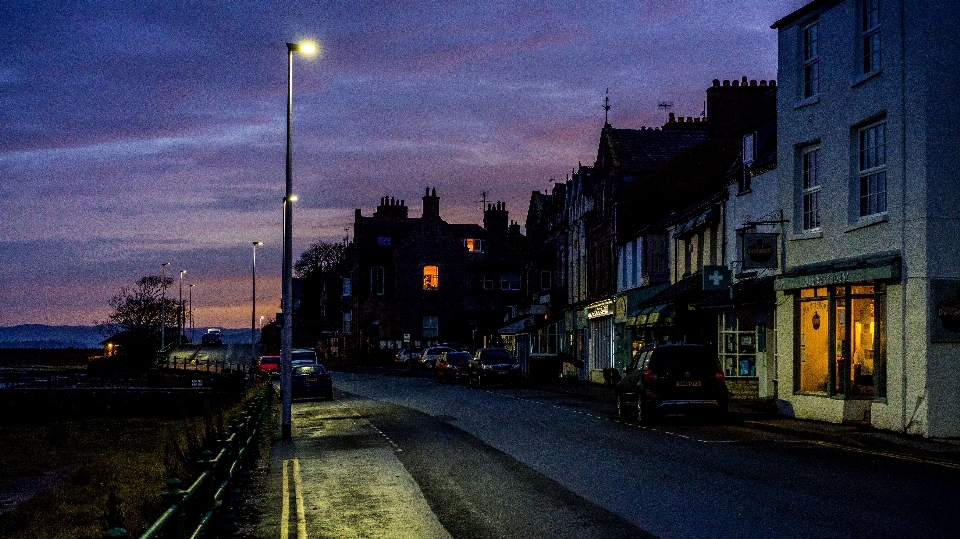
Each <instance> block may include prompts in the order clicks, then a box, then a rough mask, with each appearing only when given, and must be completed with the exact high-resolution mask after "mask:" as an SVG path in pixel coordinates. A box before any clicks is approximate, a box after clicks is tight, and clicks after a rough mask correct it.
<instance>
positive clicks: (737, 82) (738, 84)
mask: <svg viewBox="0 0 960 539" xmlns="http://www.w3.org/2000/svg"><path fill="white" fill-rule="evenodd" d="M739 86H740V81H738V80H734V81H733V87H734V88H736V87H739Z"/></svg>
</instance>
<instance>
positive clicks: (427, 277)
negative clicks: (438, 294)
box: [423, 264, 440, 290]
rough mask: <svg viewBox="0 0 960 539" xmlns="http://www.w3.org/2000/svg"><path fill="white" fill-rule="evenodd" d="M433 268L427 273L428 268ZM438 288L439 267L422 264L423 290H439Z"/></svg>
mask: <svg viewBox="0 0 960 539" xmlns="http://www.w3.org/2000/svg"><path fill="white" fill-rule="evenodd" d="M430 268H433V271H432V272H430V273H428V269H430ZM439 288H440V267H439V266H433V265H429V264H428V265H425V266H423V289H424V290H439Z"/></svg>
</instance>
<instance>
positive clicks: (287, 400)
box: [280, 42, 317, 440]
mask: <svg viewBox="0 0 960 539" xmlns="http://www.w3.org/2000/svg"><path fill="white" fill-rule="evenodd" d="M316 51H317V46H316V45H315V44H313V43H309V42H301V43H287V177H286V180H287V181H286V191H285V194H284V197H283V291H282V297H281V310H282V311H283V325H282V329H281V332H280V393H281V395H282V397H283V398H282V403H281V404H282V406H281V414H280V415H281V426H280V437H281V438H282V439H284V440H289V439H291V438H292V437H293V429H292V428H291V424H290V416H291V407H292V406H293V400H292V398H291V395H290V390H291V385H292V381H293V378H292V374H293V373H292V372H291V370H292V368H293V365H292V362H291V350H292V347H293V297H292V296H293V204H292V202H293V153H292V152H293V131H292V130H291V124H292V123H293V53H294V52H301V53H304V54H308V55H309V54H313V53H315V52H316Z"/></svg>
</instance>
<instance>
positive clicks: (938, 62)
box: [777, 0, 960, 437]
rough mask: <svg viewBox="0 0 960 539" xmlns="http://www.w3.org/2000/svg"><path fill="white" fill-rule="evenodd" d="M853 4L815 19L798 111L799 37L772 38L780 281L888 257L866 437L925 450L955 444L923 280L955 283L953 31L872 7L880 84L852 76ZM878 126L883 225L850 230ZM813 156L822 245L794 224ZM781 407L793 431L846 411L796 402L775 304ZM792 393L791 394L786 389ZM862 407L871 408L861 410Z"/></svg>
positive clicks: (904, 5) (956, 370) (931, 13)
mask: <svg viewBox="0 0 960 539" xmlns="http://www.w3.org/2000/svg"><path fill="white" fill-rule="evenodd" d="M856 6H857V3H856V2H855V1H853V0H847V1H844V2H841V3H839V4H837V5H835V6H834V7H831V8H830V9H828V10H827V11H825V12H823V13H820V14H819V19H818V20H819V49H820V58H821V59H820V93H819V99H817V100H816V101H815V102H803V101H802V100H801V94H800V91H801V74H802V72H801V65H802V60H801V57H800V54H801V51H800V49H799V44H800V43H801V40H800V31H801V29H802V27H803V26H804V24H805V22H806V19H801V20H800V21H797V22H795V23H792V24H791V25H790V26H788V27H785V28H780V29H779V62H780V64H779V65H780V68H779V73H778V77H777V78H778V103H777V111H778V182H779V187H780V204H781V206H782V207H783V210H784V216H785V218H786V219H788V220H790V222H791V224H790V226H789V227H788V235H787V238H788V241H787V243H788V245H787V250H786V256H787V264H786V269H787V270H788V271H789V269H790V268H791V267H794V266H799V265H805V264H811V263H818V262H828V261H833V260H838V259H843V258H851V257H860V256H867V255H871V254H877V253H883V252H890V251H895V252H899V253H900V255H901V257H902V261H903V270H902V283H901V284H895V283H890V285H889V286H888V288H887V351H888V354H887V355H888V365H887V398H886V399H885V402H883V401H874V402H872V403H869V407H870V415H869V417H870V419H871V421H872V423H873V424H874V425H875V426H877V427H879V428H884V429H890V430H897V431H904V432H909V433H916V434H921V435H925V436H933V437H944V436H960V343H956V342H947V343H942V342H932V341H931V335H930V329H929V328H930V327H931V324H934V323H938V321H937V320H934V319H933V318H934V312H933V308H934V305H933V304H934V303H935V302H936V301H938V298H931V279H957V280H960V241H958V238H960V172H958V171H960V167H958V166H957V161H958V158H960V137H958V135H957V132H958V130H960V100H958V97H960V96H958V95H957V94H958V89H960V61H958V60H957V59H958V58H960V33H958V32H957V30H956V28H954V26H955V24H956V21H957V20H960V3H958V2H933V3H929V2H922V1H919V0H903V1H900V0H881V2H880V17H881V20H880V22H881V40H882V71H881V73H880V74H878V75H875V76H873V77H870V78H867V79H862V78H861V77H860V76H858V65H859V64H858V62H859V56H857V55H855V54H854V52H855V51H856V48H857V39H858V34H857V28H858V27H857V22H858V18H857V12H856ZM880 118H885V121H886V163H887V169H886V182H887V186H886V188H887V199H886V201H887V212H886V214H885V215H883V216H880V217H876V216H873V217H871V218H867V219H858V218H857V217H856V214H857V203H858V201H857V196H856V194H857V193H856V189H857V183H856V178H857V128H858V127H859V126H861V125H863V124H865V123H867V122H870V121H873V120H876V119H880ZM810 143H819V145H820V148H821V151H820V156H821V176H822V178H823V183H822V187H821V193H820V216H821V223H822V227H821V231H820V232H819V233H813V234H803V233H801V231H800V226H801V223H802V215H801V214H800V212H799V207H800V202H801V196H800V185H801V184H800V180H801V178H800V174H801V168H800V167H801V165H802V163H801V161H800V155H801V152H800V151H799V149H800V148H802V147H803V146H804V145H806V144H810ZM778 297H779V299H780V300H781V301H780V302H779V303H780V307H779V308H778V329H779V335H778V340H777V342H778V352H779V357H780V363H779V371H780V382H781V383H780V395H781V398H783V399H786V400H787V401H788V402H787V403H785V405H786V406H787V407H788V408H790V407H792V409H793V411H794V412H795V415H797V416H798V417H809V418H813V419H823V420H827V421H838V420H842V419H849V418H852V416H855V415H856V414H857V413H858V412H859V411H858V410H854V409H853V408H856V405H852V404H849V403H850V402H851V401H843V400H840V399H831V398H826V397H817V396H805V395H793V394H792V388H793V359H792V358H793V354H794V346H795V345H794V337H793V335H792V332H793V327H794V326H793V320H792V318H793V302H792V299H791V298H790V296H789V295H784V294H780V295H779V296H778ZM788 380H789V383H788ZM868 402H869V401H868Z"/></svg>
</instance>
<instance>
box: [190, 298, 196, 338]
mask: <svg viewBox="0 0 960 539" xmlns="http://www.w3.org/2000/svg"><path fill="white" fill-rule="evenodd" d="M195 286H197V285H196V284H191V285H190V307H189V308H190V342H193V338H194V336H193V287H195Z"/></svg>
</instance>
